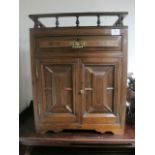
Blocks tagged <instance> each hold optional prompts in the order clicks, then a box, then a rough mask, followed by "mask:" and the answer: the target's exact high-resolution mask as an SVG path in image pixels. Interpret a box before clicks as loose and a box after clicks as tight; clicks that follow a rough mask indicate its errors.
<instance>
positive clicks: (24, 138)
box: [19, 106, 135, 148]
mask: <svg viewBox="0 0 155 155" xmlns="http://www.w3.org/2000/svg"><path fill="white" fill-rule="evenodd" d="M19 135H20V138H19V140H20V143H21V144H23V145H27V146H55V147H56V146H59V147H102V148H103V147H105V148H107V147H115V148H134V143H135V131H134V125H129V124H127V125H126V128H125V133H124V135H113V134H110V133H106V134H100V133H97V132H95V131H79V130H75V131H72V130H68V131H63V132H60V133H53V132H50V133H46V134H37V133H36V131H35V127H34V117H33V109H32V106H31V107H29V109H28V110H27V111H26V112H25V114H24V116H22V118H21V119H20V133H19Z"/></svg>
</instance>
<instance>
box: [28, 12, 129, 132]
mask: <svg viewBox="0 0 155 155" xmlns="http://www.w3.org/2000/svg"><path fill="white" fill-rule="evenodd" d="M113 14H114V15H115V14H116V15H118V16H120V15H121V17H122V18H123V17H124V16H123V15H124V14H126V13H113ZM113 14H111V15H113ZM63 15H66V16H70V15H76V17H77V16H78V17H79V16H80V15H88V16H89V15H92V14H91V13H81V14H79V13H76V14H43V15H30V18H31V19H33V21H34V23H35V27H34V28H31V29H30V43H31V64H32V65H31V66H32V84H33V95H34V114H35V126H36V130H37V132H39V133H44V132H47V131H54V132H59V131H62V130H64V129H83V130H96V131H98V132H101V133H104V132H112V133H114V134H123V132H124V124H125V102H126V78H127V76H126V75H127V26H123V25H122V23H121V21H122V18H118V20H117V21H116V23H115V24H114V25H113V26H100V25H98V26H79V24H78V22H79V18H77V20H76V24H77V26H76V27H58V25H59V24H58V17H60V16H63ZM95 15H97V17H98V15H100V16H101V15H102V13H97V14H96V13H95ZM103 15H106V14H103ZM48 16H49V17H50V16H54V17H56V26H57V27H54V28H53V27H52V28H51V27H50V28H48V27H45V26H44V25H43V24H42V23H41V22H40V21H39V20H38V18H39V17H48ZM120 19H121V21H120ZM97 23H100V21H99V18H98V21H97Z"/></svg>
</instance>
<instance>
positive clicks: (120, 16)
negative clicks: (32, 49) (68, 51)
mask: <svg viewBox="0 0 155 155" xmlns="http://www.w3.org/2000/svg"><path fill="white" fill-rule="evenodd" d="M127 14H128V12H78V13H77V12H74V13H53V14H33V15H29V17H30V18H31V19H32V20H33V22H34V28H46V26H45V25H44V24H43V23H42V22H41V21H40V20H39V19H40V18H50V17H51V18H55V26H56V27H59V18H61V17H66V18H67V17H76V27H80V20H79V18H80V17H97V22H96V24H97V26H101V19H100V17H104V16H112V17H118V18H117V20H116V21H115V22H114V24H113V25H112V26H119V27H120V26H123V20H124V18H125V16H126V15H127Z"/></svg>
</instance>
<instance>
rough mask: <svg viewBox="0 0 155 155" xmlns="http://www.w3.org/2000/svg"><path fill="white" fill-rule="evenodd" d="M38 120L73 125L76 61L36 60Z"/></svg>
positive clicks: (75, 116)
mask: <svg viewBox="0 0 155 155" xmlns="http://www.w3.org/2000/svg"><path fill="white" fill-rule="evenodd" d="M37 64H38V67H37V68H38V74H39V79H38V80H39V83H38V85H39V88H40V90H38V92H40V96H41V97H40V105H38V108H39V106H40V109H41V110H40V119H41V120H42V121H43V122H45V123H52V122H55V123H75V122H77V121H78V120H77V119H78V111H77V109H78V108H77V104H76V102H77V100H76V87H75V85H76V74H77V73H76V68H77V67H76V66H77V63H76V59H64V60H63V59H61V60H60V59H50V60H48V59H46V60H38V62H37Z"/></svg>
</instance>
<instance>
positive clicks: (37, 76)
mask: <svg viewBox="0 0 155 155" xmlns="http://www.w3.org/2000/svg"><path fill="white" fill-rule="evenodd" d="M36 78H37V79H38V78H39V75H38V67H37V65H36Z"/></svg>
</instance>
